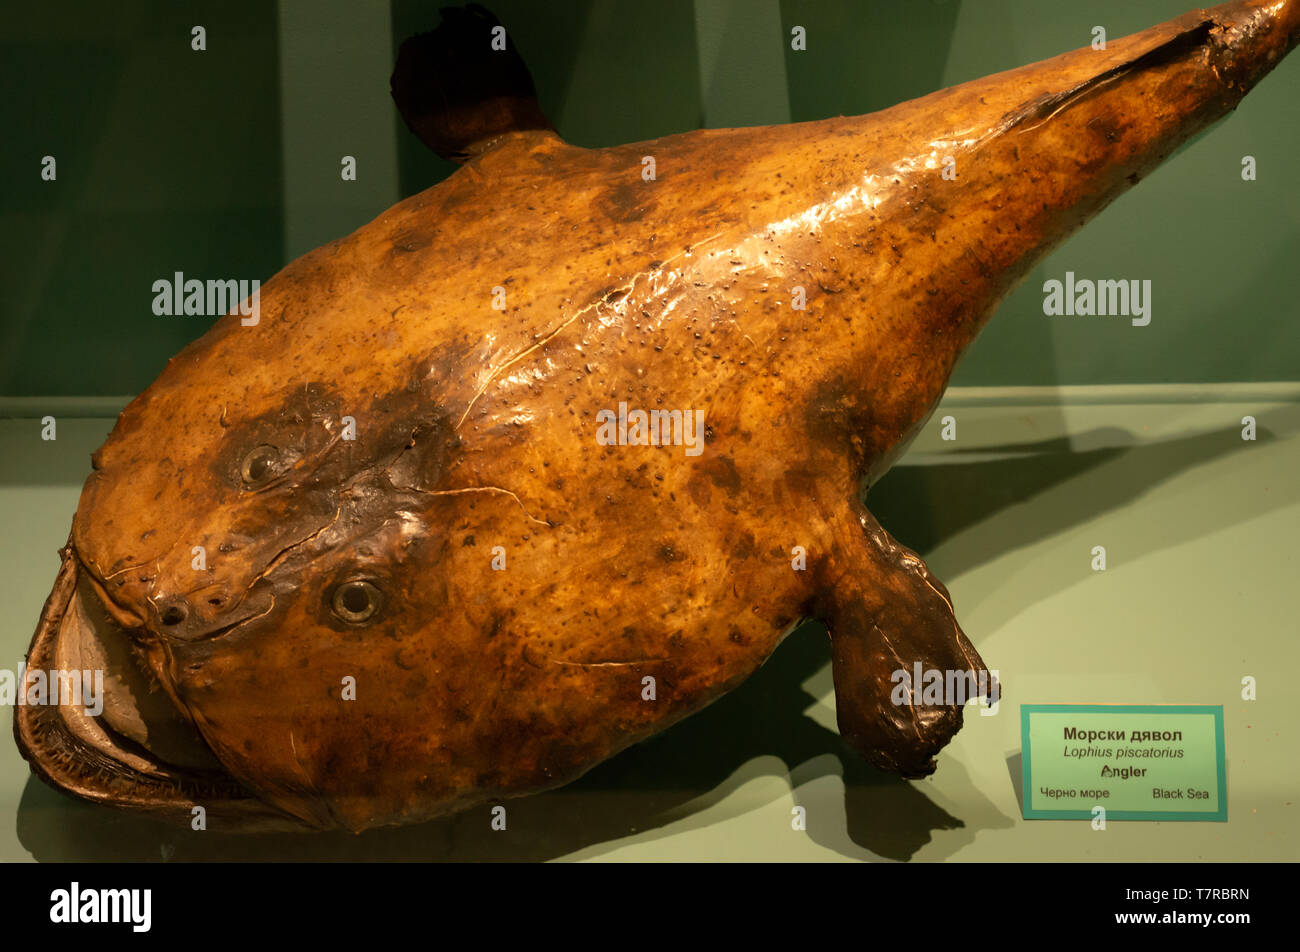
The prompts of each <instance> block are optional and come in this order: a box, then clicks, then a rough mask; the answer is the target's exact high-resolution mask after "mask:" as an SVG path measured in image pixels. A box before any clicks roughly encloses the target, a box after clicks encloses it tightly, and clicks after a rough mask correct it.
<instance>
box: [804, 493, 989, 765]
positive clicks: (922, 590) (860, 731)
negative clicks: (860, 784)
mask: <svg viewBox="0 0 1300 952" xmlns="http://www.w3.org/2000/svg"><path fill="white" fill-rule="evenodd" d="M818 614H819V615H820V617H821V618H822V619H823V620H824V621H825V622H826V626H827V628H828V629H829V631H830V636H831V657H832V666H833V673H834V678H835V704H836V710H837V714H838V720H839V727H840V734H841V735H842V736H843V737H844V739H845V740H846V741H847V742H848V743H849V744H850V745H851V746H852V747H853V748H854V749H855V750H857V751H858V752H859V753H860V754H862V756H863V757H865V758H866V759H867V761H868V762H869V763H871V764H872V765H874V766H876V767H879V768H881V769H884V770H890V771H893V772H895V773H899V774H902V775H903V776H904V777H922V776H925V775H927V774H930V773H933V772H934V769H935V762H934V755H935V754H936V753H938V752H939V750H941V749H942V748H943V747H944V746H945V745H946V744H947V743H948V741H949V740H951V739H952V736H953V735H954V734H956V733H957V731H958V730H960V729H961V724H962V707H963V705H964V702H965V701H966V700H967V699H969V698H971V697H975V696H979V695H984V696H987V697H989V698H990V700H996V699H997V696H998V693H997V692H998V688H997V686H996V684H995V682H994V681H993V679H992V677H991V675H990V674H989V672H988V669H987V668H986V667H985V665H984V662H983V660H982V659H981V658H980V656H979V653H978V652H977V651H976V650H975V647H974V646H973V645H972V644H971V643H970V641H969V640H968V639H967V638H966V636H965V634H963V633H962V630H961V628H960V627H959V626H958V624H957V619H956V618H955V617H954V615H953V608H952V600H951V598H950V597H949V595H948V590H947V589H946V588H944V586H943V583H942V582H940V581H939V580H938V579H937V578H935V577H934V575H933V574H931V572H930V570H929V569H928V568H927V567H926V565H925V563H924V562H923V561H921V558H920V557H919V556H918V555H917V554H916V553H915V552H913V551H912V550H911V549H908V548H907V547H905V546H902V545H899V544H898V542H896V541H895V540H894V539H893V538H892V537H891V536H890V535H889V533H887V532H886V531H885V530H884V529H883V528H881V526H880V524H879V523H878V522H876V520H875V518H874V517H873V516H872V515H871V513H869V512H867V510H866V508H865V507H863V506H861V505H856V506H855V509H854V512H853V513H852V514H851V515H850V516H849V517H848V518H846V519H845V520H844V521H843V523H842V524H841V526H840V528H839V531H837V533H836V536H835V543H834V548H833V550H832V552H831V554H830V557H829V558H828V560H827V562H826V565H825V576H824V581H823V588H822V592H821V594H820V596H819V602H818ZM918 665H919V668H918ZM918 671H919V672H920V673H921V679H920V683H917V674H918ZM932 672H939V674H938V675H935V674H933V673H932ZM936 678H942V683H941V685H937V684H936V680H935V679H936Z"/></svg>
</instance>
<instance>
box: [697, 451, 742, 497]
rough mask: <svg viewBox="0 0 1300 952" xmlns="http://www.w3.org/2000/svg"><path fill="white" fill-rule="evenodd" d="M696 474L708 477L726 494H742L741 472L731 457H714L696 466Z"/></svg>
mask: <svg viewBox="0 0 1300 952" xmlns="http://www.w3.org/2000/svg"><path fill="white" fill-rule="evenodd" d="M696 472H698V473H701V474H703V475H704V476H706V477H708V479H709V482H711V483H713V485H714V486H717V487H718V488H719V489H721V490H723V491H724V492H726V493H728V494H730V495H733V496H734V495H735V494H736V493H738V492H740V472H739V470H737V469H736V464H735V462H733V461H732V459H731V457H730V456H714V457H712V458H711V459H707V460H705V461H704V462H702V463H700V464H698V465H697V466H696Z"/></svg>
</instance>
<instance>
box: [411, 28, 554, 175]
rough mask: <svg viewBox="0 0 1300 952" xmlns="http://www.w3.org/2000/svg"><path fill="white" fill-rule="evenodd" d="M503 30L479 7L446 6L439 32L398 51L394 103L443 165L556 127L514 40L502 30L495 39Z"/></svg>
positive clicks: (421, 35)
mask: <svg viewBox="0 0 1300 952" xmlns="http://www.w3.org/2000/svg"><path fill="white" fill-rule="evenodd" d="M498 27H501V23H500V21H499V20H497V18H496V17H495V16H493V15H492V13H491V12H489V11H488V10H486V9H484V8H483V7H481V6H479V5H478V4H477V3H471V4H469V5H467V6H465V7H443V8H442V22H441V23H439V24H438V26H437V28H436V29H434V30H433V31H432V32H430V33H418V34H416V35H415V36H412V37H408V38H407V39H406V40H405V41H403V43H402V46H401V48H400V49H399V50H398V53H397V65H396V66H395V67H394V69H393V75H392V78H391V80H390V87H391V89H392V94H393V101H394V102H395V103H397V109H398V111H399V112H401V114H402V118H403V119H405V120H406V125H407V127H408V128H409V129H410V130H411V131H412V132H413V133H415V135H416V136H417V137H418V138H419V139H420V141H421V142H423V143H424V144H425V145H427V146H428V147H429V148H430V149H432V150H433V151H434V152H436V153H438V155H440V156H442V157H443V158H444V159H451V160H452V161H453V162H464V161H465V160H466V159H468V158H470V157H471V156H473V155H476V154H478V153H479V152H482V151H483V150H484V148H486V147H487V146H489V145H490V143H491V142H492V141H494V140H495V139H497V138H499V137H500V136H502V135H504V134H506V133H509V132H519V131H522V130H525V129H553V128H554V126H552V125H551V123H550V121H549V120H548V119H547V118H546V116H545V115H544V114H543V113H542V109H541V106H540V105H538V102H537V92H536V89H535V88H534V86H533V78H532V76H531V75H529V73H528V67H527V66H525V65H524V61H523V58H522V57H520V55H519V53H518V52H517V51H516V50H515V45H514V39H513V37H508V36H505V35H504V29H501V30H497V32H496V34H495V35H494V30H496V28H498ZM494 40H495V41H496V43H495V47H496V48H494V42H493V41H494ZM503 42H504V47H505V48H504V49H501V48H500V47H501V46H502V45H503Z"/></svg>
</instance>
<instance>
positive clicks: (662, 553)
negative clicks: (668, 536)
mask: <svg viewBox="0 0 1300 952" xmlns="http://www.w3.org/2000/svg"><path fill="white" fill-rule="evenodd" d="M659 558H660V559H662V560H663V561H665V562H680V561H681V558H682V556H681V554H680V553H679V552H678V551H677V550H676V549H674V548H673V547H672V545H671V544H670V543H665V544H664V545H661V546H660V547H659Z"/></svg>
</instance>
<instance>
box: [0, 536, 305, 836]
mask: <svg viewBox="0 0 1300 952" xmlns="http://www.w3.org/2000/svg"><path fill="white" fill-rule="evenodd" d="M61 554H62V565H61V567H60V570H59V574H58V576H57V578H56V580H55V583H54V588H53V590H52V591H51V593H50V596H49V598H48V599H47V600H46V603H45V607H44V610H43V611H42V613H41V618H40V621H39V623H38V625H37V629H36V634H35V636H34V638H33V640H32V644H31V647H30V649H29V650H28V654H27V671H28V672H34V671H38V670H39V671H42V672H47V673H48V672H51V671H63V672H67V671H81V672H89V674H87V675H86V676H87V677H90V676H92V675H96V674H97V675H98V676H101V677H102V679H103V680H102V687H100V688H99V690H98V694H99V697H98V699H97V701H96V703H95V704H94V705H93V706H94V707H95V708H96V710H91V705H89V704H88V703H87V702H88V701H89V700H90V698H89V697H88V694H87V689H85V688H83V693H82V696H81V697H75V696H74V697H66V696H60V697H58V698H57V701H56V699H55V698H54V697H53V696H52V693H47V694H46V696H45V697H44V698H42V699H41V700H42V701H47V702H48V703H20V704H16V705H15V708H14V738H15V740H16V742H17V745H18V750H19V752H20V753H21V754H22V755H23V757H24V758H25V759H26V760H27V762H28V763H29V764H30V765H31V767H32V770H33V772H34V773H35V774H36V775H37V776H38V777H40V778H41V779H42V780H44V781H45V782H46V783H48V784H49V785H50V786H52V787H54V788H56V789H58V790H60V791H62V792H63V793H67V794H70V795H72V796H74V797H77V798H79V799H82V800H86V801H89V802H91V803H97V804H104V805H109V806H113V807H124V808H127V809H131V810H134V811H138V812H140V813H143V814H146V815H149V816H151V817H154V818H157V819H160V820H164V821H170V822H175V823H187V824H193V823H194V822H195V818H196V817H197V816H200V815H201V816H203V819H204V823H205V824H206V822H207V821H209V820H213V821H220V822H222V824H223V826H227V827H230V828H237V829H240V830H242V831H255V832H272V831H299V830H304V829H308V828H310V827H311V826H312V825H313V824H311V823H310V822H309V818H308V819H304V818H301V817H296V816H293V815H291V814H289V813H286V812H284V811H282V810H279V809H276V808H275V807H272V806H269V805H268V804H266V803H265V802H263V801H262V800H261V799H259V798H258V797H256V796H255V795H254V794H253V793H252V792H251V791H250V790H249V789H248V788H247V787H246V786H245V785H244V784H242V783H241V782H239V781H238V780H236V779H235V778H234V777H233V776H232V775H231V774H230V773H229V772H227V771H226V770H225V769H224V768H223V767H222V766H221V765H220V763H219V762H218V761H217V760H216V758H215V757H214V756H213V755H212V752H211V751H210V749H209V748H208V747H207V745H206V744H205V743H204V742H203V740H202V739H201V737H200V735H199V734H198V733H197V731H195V729H194V726H193V724H192V722H191V721H190V719H189V717H188V715H187V714H186V713H185V712H184V711H182V710H180V709H179V708H178V707H176V705H175V703H174V700H173V698H172V697H171V694H170V691H168V690H167V689H166V688H165V686H164V685H163V684H160V683H158V681H157V680H156V679H154V678H153V677H152V675H151V673H150V671H149V666H148V665H147V664H146V663H145V662H144V661H143V660H141V659H140V657H139V654H140V653H141V652H139V651H138V650H137V649H136V648H134V647H133V646H132V644H131V642H132V641H133V640H136V639H139V637H140V635H141V632H139V631H136V632H129V631H127V630H126V629H124V628H122V627H121V626H120V625H118V624H117V622H116V621H115V620H114V616H119V615H121V611H120V610H112V611H111V610H109V609H108V608H106V607H105V604H104V603H103V602H102V601H101V600H100V598H99V597H98V595H97V594H96V588H97V586H95V585H94V584H93V583H92V582H91V580H90V579H89V577H88V573H87V572H86V570H85V568H84V567H83V566H82V565H81V564H80V562H79V560H78V558H77V555H76V553H75V551H74V550H73V548H72V547H71V545H69V546H68V547H67V548H65V549H64V550H63V552H62V553H61ZM19 691H20V693H23V695H24V699H26V685H25V684H24V685H20V686H19ZM196 807H202V812H201V813H200V812H199V811H197V810H196V809H195V808H196Z"/></svg>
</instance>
